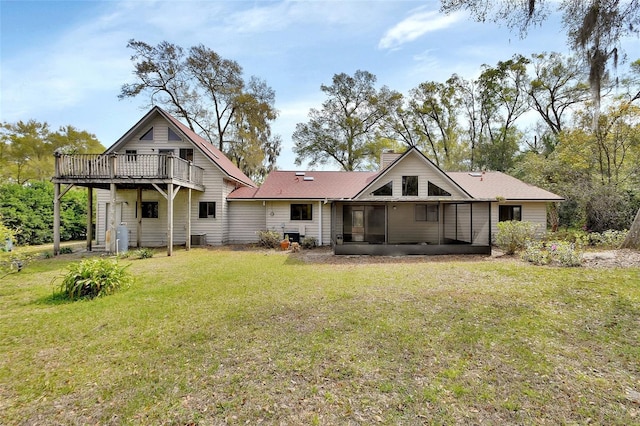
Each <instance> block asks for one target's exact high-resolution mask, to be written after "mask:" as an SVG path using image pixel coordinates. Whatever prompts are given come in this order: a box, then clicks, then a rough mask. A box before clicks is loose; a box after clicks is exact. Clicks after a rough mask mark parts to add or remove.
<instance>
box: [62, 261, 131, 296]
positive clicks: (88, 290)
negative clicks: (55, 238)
mask: <svg viewBox="0 0 640 426" xmlns="http://www.w3.org/2000/svg"><path fill="white" fill-rule="evenodd" d="M126 268H127V267H126V266H119V265H118V263H117V262H116V261H113V260H108V259H95V258H94V259H85V260H83V261H81V262H78V263H73V264H71V265H69V267H68V269H69V272H67V274H66V275H65V276H64V278H63V280H62V284H61V286H60V291H61V293H62V295H63V296H64V297H66V298H67V299H70V300H78V299H85V298H86V299H93V298H94V297H101V296H106V295H109V294H112V293H114V292H115V291H116V290H118V289H121V288H127V287H128V286H129V285H131V282H132V278H131V276H130V275H129V274H128V273H127V271H126V270H125V269H126Z"/></svg>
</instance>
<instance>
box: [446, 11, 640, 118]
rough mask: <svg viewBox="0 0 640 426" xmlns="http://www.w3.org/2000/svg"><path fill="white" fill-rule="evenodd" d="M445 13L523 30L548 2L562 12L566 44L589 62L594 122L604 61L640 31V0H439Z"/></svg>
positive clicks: (611, 58) (617, 54) (616, 54)
mask: <svg viewBox="0 0 640 426" xmlns="http://www.w3.org/2000/svg"><path fill="white" fill-rule="evenodd" d="M440 3H441V5H442V7H441V9H442V10H443V11H444V12H445V13H451V12H454V11H458V10H468V11H470V12H471V14H472V16H473V17H474V18H475V19H476V20H478V21H481V22H484V21H485V20H487V19H492V20H494V21H495V22H505V23H506V24H507V25H508V26H509V27H511V28H517V29H519V30H520V32H521V34H523V35H524V34H526V32H527V30H528V28H529V27H530V26H532V25H537V24H540V23H541V22H542V21H544V20H545V19H546V18H547V16H548V14H549V8H548V5H549V3H553V4H555V5H556V7H557V9H558V10H559V11H560V12H561V13H562V18H563V23H564V27H565V30H566V31H567V38H568V42H569V45H570V46H572V48H573V49H574V50H575V51H576V52H578V53H580V54H581V56H582V57H583V59H584V60H585V61H586V63H587V64H588V65H589V83H590V86H591V89H592V92H593V98H594V100H595V102H596V109H595V111H596V113H595V117H594V123H595V122H597V114H598V113H599V108H598V106H599V102H600V90H601V83H602V79H603V78H604V76H605V72H606V69H607V64H611V65H613V66H614V67H616V66H617V63H618V58H619V57H620V53H621V52H620V42H621V40H622V39H623V38H624V37H626V36H629V35H634V34H635V35H637V34H640V0H560V1H558V2H551V1H550V0H546V1H545V0H528V1H519V0H501V1H496V0H440Z"/></svg>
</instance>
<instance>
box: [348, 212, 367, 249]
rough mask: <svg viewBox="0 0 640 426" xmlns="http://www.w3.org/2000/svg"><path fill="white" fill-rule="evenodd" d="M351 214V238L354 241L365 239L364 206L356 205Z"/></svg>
mask: <svg viewBox="0 0 640 426" xmlns="http://www.w3.org/2000/svg"><path fill="white" fill-rule="evenodd" d="M351 215H352V217H351V238H352V240H353V241H358V242H359V241H364V207H354V208H353V210H352V211H351Z"/></svg>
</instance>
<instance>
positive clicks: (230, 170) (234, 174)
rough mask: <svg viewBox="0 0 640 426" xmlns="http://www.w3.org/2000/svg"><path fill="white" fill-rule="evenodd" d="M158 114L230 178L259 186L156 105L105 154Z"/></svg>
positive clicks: (114, 149)
mask: <svg viewBox="0 0 640 426" xmlns="http://www.w3.org/2000/svg"><path fill="white" fill-rule="evenodd" d="M156 115H160V116H161V117H163V118H164V119H165V120H166V121H167V122H168V124H170V125H172V126H173V127H174V130H175V131H176V133H178V134H179V135H181V136H182V137H183V138H184V140H185V141H189V142H191V144H192V145H194V146H195V147H196V148H197V149H198V151H200V152H201V153H202V154H203V155H204V156H205V157H206V158H208V159H209V160H210V161H211V162H212V163H213V164H214V165H215V166H216V167H218V169H220V171H222V173H224V174H225V175H227V176H228V177H229V178H231V179H232V180H235V181H237V182H239V183H242V184H243V185H248V186H251V187H256V186H257V185H256V184H255V183H254V182H253V181H252V180H251V179H250V178H249V177H248V176H247V175H245V174H244V173H243V172H242V170H240V169H239V168H238V167H237V166H236V165H235V164H233V162H232V161H231V160H229V158H227V156H226V155H224V153H222V151H220V150H219V149H218V148H216V147H215V146H213V145H212V144H211V143H209V142H208V141H206V140H205V139H204V138H202V137H201V136H199V135H198V134H197V133H195V132H194V131H193V130H191V129H190V128H189V127H187V126H185V125H184V124H183V123H182V122H180V121H179V120H177V119H176V118H175V117H173V116H172V115H171V114H169V113H167V112H166V111H164V110H163V109H162V108H160V107H158V106H154V107H153V108H151V110H149V112H147V113H146V114H145V115H144V116H143V117H142V118H141V119H140V120H138V122H137V123H136V124H134V125H133V127H131V129H129V131H128V132H127V133H125V134H124V135H123V136H122V137H121V138H120V139H118V140H117V141H116V143H114V144H113V145H111V146H110V147H109V148H107V150H106V151H105V154H110V153H112V152H116V151H118V149H119V148H120V147H121V146H122V145H124V144H125V143H127V141H129V140H130V138H131V137H132V136H133V135H134V134H135V133H136V132H138V131H140V129H141V128H142V127H144V126H145V125H148V124H149V123H150V122H151V121H153V119H154V117H155V116H156Z"/></svg>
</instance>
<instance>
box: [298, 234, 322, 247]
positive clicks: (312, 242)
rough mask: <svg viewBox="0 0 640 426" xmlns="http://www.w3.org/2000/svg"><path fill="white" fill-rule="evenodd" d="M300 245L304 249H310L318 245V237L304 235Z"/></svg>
mask: <svg viewBox="0 0 640 426" xmlns="http://www.w3.org/2000/svg"><path fill="white" fill-rule="evenodd" d="M300 245H301V246H302V247H303V248H306V249H312V248H314V247H316V246H317V245H318V239H317V238H316V237H304V238H303V239H302V242H301V243H300Z"/></svg>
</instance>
